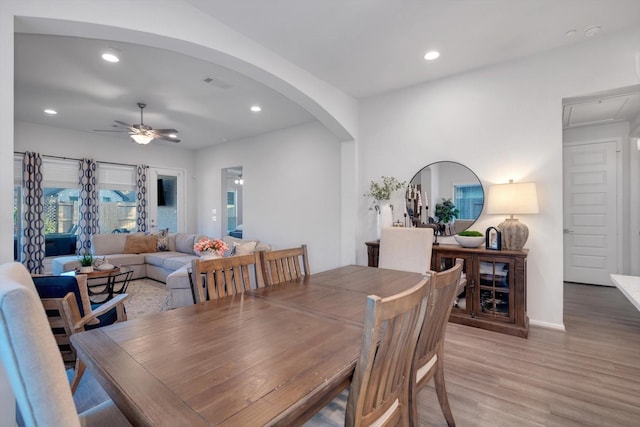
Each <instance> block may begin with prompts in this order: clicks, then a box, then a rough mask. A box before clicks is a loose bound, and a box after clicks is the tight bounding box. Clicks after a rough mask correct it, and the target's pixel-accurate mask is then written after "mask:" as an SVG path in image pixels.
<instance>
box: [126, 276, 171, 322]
mask: <svg viewBox="0 0 640 427" xmlns="http://www.w3.org/2000/svg"><path fill="white" fill-rule="evenodd" d="M126 293H127V294H129V299H127V300H126V301H125V302H124V306H125V308H126V310H127V318H128V319H136V318H138V317H142V316H145V315H147V314H150V313H158V312H160V311H167V310H168V309H169V290H168V289H167V288H166V286H165V285H164V283H160V282H156V281H155V280H151V279H138V280H132V281H131V282H129V286H127V291H126Z"/></svg>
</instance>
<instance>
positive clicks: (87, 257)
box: [80, 254, 93, 267]
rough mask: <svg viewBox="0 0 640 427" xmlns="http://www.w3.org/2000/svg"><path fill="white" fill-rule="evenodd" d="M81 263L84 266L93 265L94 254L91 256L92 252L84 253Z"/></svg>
mask: <svg viewBox="0 0 640 427" xmlns="http://www.w3.org/2000/svg"><path fill="white" fill-rule="evenodd" d="M80 265H81V266H83V267H91V266H92V265H93V256H91V254H83V255H82V256H81V257H80Z"/></svg>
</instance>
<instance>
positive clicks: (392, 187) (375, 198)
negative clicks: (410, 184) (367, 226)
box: [364, 176, 406, 239]
mask: <svg viewBox="0 0 640 427" xmlns="http://www.w3.org/2000/svg"><path fill="white" fill-rule="evenodd" d="M405 184H406V183H405V181H402V182H400V181H398V180H397V179H396V178H394V177H392V176H383V177H382V182H381V183H379V182H376V181H371V184H370V185H369V192H368V193H365V194H364V196H365V197H368V198H370V199H372V202H373V206H372V207H371V208H370V209H375V210H376V212H377V213H378V216H377V227H376V235H377V238H378V239H380V233H381V230H382V228H383V227H391V226H392V224H393V205H391V204H390V203H389V201H390V200H391V194H392V193H393V192H394V191H398V190H400V189H401V188H402V187H404V186H405Z"/></svg>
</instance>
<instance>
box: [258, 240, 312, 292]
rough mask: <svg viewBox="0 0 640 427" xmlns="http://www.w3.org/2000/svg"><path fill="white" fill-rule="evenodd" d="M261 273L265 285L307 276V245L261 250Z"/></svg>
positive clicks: (308, 272) (308, 273)
mask: <svg viewBox="0 0 640 427" xmlns="http://www.w3.org/2000/svg"><path fill="white" fill-rule="evenodd" d="M260 257H261V259H262V275H263V277H264V284H265V285H267V286H271V285H277V284H278V283H282V282H286V281H289V280H295V279H298V278H301V277H303V276H309V275H310V274H311V270H310V269H309V259H308V257H307V245H302V246H300V247H299V248H291V249H280V250H277V251H269V252H265V251H261V252H260Z"/></svg>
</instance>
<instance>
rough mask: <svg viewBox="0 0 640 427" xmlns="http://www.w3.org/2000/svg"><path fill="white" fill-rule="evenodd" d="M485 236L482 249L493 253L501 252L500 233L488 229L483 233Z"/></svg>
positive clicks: (493, 229)
mask: <svg viewBox="0 0 640 427" xmlns="http://www.w3.org/2000/svg"><path fill="white" fill-rule="evenodd" d="M484 234H485V238H486V240H485V243H484V247H485V248H486V249H491V250H494V251H500V250H502V233H501V232H500V230H498V229H497V228H495V227H489V228H487V230H486V231H485V232H484Z"/></svg>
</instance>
